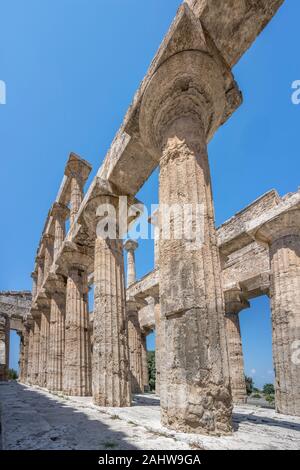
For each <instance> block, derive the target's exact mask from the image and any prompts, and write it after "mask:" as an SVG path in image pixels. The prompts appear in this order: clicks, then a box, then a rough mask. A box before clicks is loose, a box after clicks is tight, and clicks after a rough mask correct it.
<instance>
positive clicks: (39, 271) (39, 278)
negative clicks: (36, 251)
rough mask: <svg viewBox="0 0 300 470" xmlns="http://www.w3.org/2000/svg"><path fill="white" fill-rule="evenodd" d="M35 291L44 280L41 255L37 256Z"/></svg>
mask: <svg viewBox="0 0 300 470" xmlns="http://www.w3.org/2000/svg"><path fill="white" fill-rule="evenodd" d="M36 262H37V291H39V290H40V288H41V287H42V284H43V280H44V258H43V257H42V256H38V257H37V260H36Z"/></svg>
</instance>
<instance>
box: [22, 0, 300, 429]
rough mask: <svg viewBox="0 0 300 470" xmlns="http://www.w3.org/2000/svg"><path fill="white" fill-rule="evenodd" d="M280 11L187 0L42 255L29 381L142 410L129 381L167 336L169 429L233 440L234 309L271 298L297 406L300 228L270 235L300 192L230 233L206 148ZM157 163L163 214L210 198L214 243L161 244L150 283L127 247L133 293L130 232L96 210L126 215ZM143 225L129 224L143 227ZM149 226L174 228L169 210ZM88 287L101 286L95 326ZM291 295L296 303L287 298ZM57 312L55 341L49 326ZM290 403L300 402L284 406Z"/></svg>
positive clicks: (207, 225) (73, 175)
mask: <svg viewBox="0 0 300 470" xmlns="http://www.w3.org/2000/svg"><path fill="white" fill-rule="evenodd" d="M281 3H282V0H269V1H267V0H260V1H258V2H257V1H255V2H254V1H253V2H252V1H250V2H249V1H244V0H236V1H233V0H224V1H222V2H221V1H214V0H188V1H186V2H184V3H183V5H182V6H181V7H180V8H179V10H178V13H177V15H176V18H175V19H174V21H173V23H172V25H171V27H170V30H169V31H168V33H167V35H166V37H165V39H164V41H163V43H162V45H161V46H160V48H159V50H158V52H157V54H156V56H155V58H154V60H153V61H152V63H151V65H150V68H149V70H148V73H147V75H146V77H145V79H144V80H143V82H142V84H141V86H140V88H139V89H138V91H137V93H136V95H135V97H134V100H133V103H132V105H131V106H130V108H129V110H128V113H127V114H126V116H125V119H124V122H123V124H122V126H121V128H120V130H119V131H118V133H117V135H116V137H115V139H114V141H113V143H112V145H111V148H110V149H109V151H108V153H107V155H106V157H105V159H104V163H103V165H102V166H101V167H100V169H99V170H98V172H97V175H96V177H95V178H94V180H93V182H92V183H91V185H90V187H89V188H88V191H87V193H86V195H85V197H84V196H83V187H84V184H85V182H86V180H87V178H88V176H89V173H90V171H91V167H90V165H89V164H88V163H87V162H86V161H85V160H83V159H81V158H80V157H78V156H77V155H75V154H73V153H72V154H71V155H70V158H69V160H68V162H67V166H66V169H65V174H64V178H63V181H62V184H61V187H60V189H59V192H58V195H57V198H56V200H55V202H54V205H53V206H52V208H51V210H50V212H49V214H48V217H47V220H46V223H45V227H44V230H43V233H42V237H41V241H40V245H39V247H38V250H37V257H36V263H35V268H34V272H33V291H32V293H33V305H32V310H31V312H32V316H33V319H34V328H33V329H29V332H28V341H26V342H25V343H26V344H27V343H28V346H27V349H28V354H27V355H28V359H27V366H26V367H27V372H26V373H25V374H23V375H22V379H24V378H25V380H26V381H27V382H29V383H34V384H38V383H40V384H42V385H45V384H46V385H47V387H49V388H50V389H53V390H60V389H61V388H62V387H63V389H64V391H65V392H66V393H68V394H76V395H86V394H89V393H91V392H92V391H91V386H90V382H91V375H92V378H93V397H94V402H95V403H96V404H100V405H104V406H130V404H131V390H130V388H131V387H130V374H131V376H132V379H133V381H135V384H134V386H132V383H131V386H132V388H133V391H140V390H143V389H146V388H147V387H148V371H147V348H146V334H148V333H149V332H150V331H151V330H153V329H156V332H157V338H156V346H157V351H156V359H157V392H159V393H160V395H161V405H162V422H163V423H164V424H166V425H167V426H169V427H171V428H173V429H177V430H179V431H191V432H198V433H208V434H227V433H230V432H231V410H232V396H233V400H234V401H244V399H245V387H244V386H245V384H244V380H243V357H242V348H241V338H240V330H239V323H238V317H237V315H238V312H239V311H240V309H241V308H244V307H245V306H247V305H248V304H247V302H248V300H249V299H251V298H254V297H256V296H258V295H264V294H269V293H270V292H271V297H272V310H273V327H274V330H275V332H274V345H275V366H276V374H277V377H276V379H277V392H276V393H277V399H278V405H277V406H278V409H279V410H281V409H284V411H285V412H291V413H292V412H293V413H298V412H299V406H298V405H299V402H298V401H297V400H298V398H297V396H299V395H297V393H298V392H297V393H295V392H293V391H291V386H293V387H294V389H296V390H297V387H298V384H299V373H298V370H297V369H295V368H294V367H293V366H291V365H290V364H286V361H287V360H288V358H289V357H290V356H288V352H287V351H288V346H290V343H291V341H292V339H293V338H292V326H293V327H298V326H299V325H298V323H299V321H298V320H299V318H298V316H297V312H298V313H299V306H298V297H297V295H296V294H294V295H293V292H294V291H293V290H292V289H291V288H290V285H289V280H292V284H293V286H298V277H299V276H298V271H297V263H298V258H297V250H298V245H297V243H298V241H297V240H298V238H297V237H298V234H299V232H297V231H296V232H293V233H292V234H291V233H288V234H286V236H284V237H282V236H280V237H279V240H280V241H278V239H277V238H276V239H275V238H273V235H272V236H271V237H270V238H268V240H267V243H265V244H264V245H261V234H262V233H265V232H264V230H265V228H266V227H269V224H270V221H271V220H273V219H274V217H277V218H278V217H279V218H280V217H285V216H284V215H282V214H285V213H286V212H289V211H291V210H292V208H295V206H296V205H297V204H298V203H299V199H300V193H299V192H298V193H295V194H292V195H287V196H286V197H284V198H280V197H279V196H278V195H277V193H276V192H275V191H271V192H270V193H267V194H266V195H264V196H262V197H261V198H260V199H258V200H257V201H255V202H254V203H253V204H251V205H250V206H248V207H247V208H245V209H244V210H243V211H241V212H240V213H238V214H236V215H235V216H234V217H233V218H232V219H230V220H229V221H227V222H226V223H225V224H223V225H222V226H221V227H220V228H219V229H218V230H217V229H216V228H215V224H214V208H213V199H212V193H211V182H210V169H209V161H208V155H207V143H208V141H209V140H210V139H211V138H212V137H213V135H214V133H215V132H216V131H217V129H218V128H219V127H220V126H221V125H222V124H223V123H224V122H226V121H227V120H228V119H229V118H230V116H231V114H232V113H233V112H234V111H235V110H236V109H237V107H238V106H239V105H240V104H241V101H242V98H241V93H240V91H239V89H238V86H237V84H236V83H235V81H234V77H233V75H232V72H231V67H232V66H233V65H234V64H235V63H236V62H237V61H238V59H239V58H240V57H241V56H242V55H243V53H244V52H245V51H246V50H247V48H248V47H249V46H250V45H251V43H252V42H253V41H254V40H255V38H256V36H257V35H258V34H259V33H260V31H261V30H262V29H263V28H264V26H265V25H266V24H267V23H268V21H269V20H270V19H271V18H272V16H273V15H274V14H275V12H276V11H277V9H278V8H279V6H280V5H281ZM157 166H159V167H160V179H159V185H160V196H159V199H160V200H159V203H160V207H162V206H163V204H173V203H176V204H187V203H188V204H192V205H193V204H200V205H201V207H202V208H203V220H202V223H203V224H202V227H203V239H202V243H201V244H200V245H197V246H195V247H194V249H192V250H190V249H187V245H188V246H189V248H190V247H191V243H192V242H195V241H196V240H191V239H190V237H186V238H183V239H181V240H178V239H176V238H172V237H171V239H170V240H166V239H163V238H162V237H160V240H159V242H158V241H157V240H156V252H155V253H156V254H155V270H154V271H153V272H152V273H150V274H149V275H147V276H145V277H144V278H143V279H142V280H140V281H139V282H136V279H135V266H134V253H133V246H132V243H130V242H129V243H127V248H128V289H127V293H126V291H125V279H124V261H123V250H122V248H123V246H122V236H123V235H124V233H121V229H120V227H119V226H118V228H117V231H116V232H117V233H116V237H115V239H109V238H107V237H106V235H103V233H99V232H98V231H97V230H96V229H97V225H98V223H99V222H100V221H101V218H102V217H103V215H100V214H99V212H98V206H99V205H101V204H103V203H105V204H106V205H107V204H111V205H112V206H113V207H114V208H115V209H116V211H117V214H119V207H118V198H119V196H125V195H126V196H128V201H127V204H128V206H130V205H131V204H135V203H136V202H137V201H136V200H135V194H136V193H137V191H138V190H139V189H140V188H141V187H142V185H143V184H144V183H145V181H146V180H147V179H148V177H149V176H150V175H151V173H152V171H153V170H154V169H155V168H156V167H157ZM68 206H70V211H69V210H68ZM68 217H69V218H70V230H69V232H68V234H67V235H66V234H65V222H66V220H67V218H68ZM135 217H136V216H131V215H128V218H129V219H130V221H132V220H133V219H134V218H135ZM280 220H281V219H280ZM151 222H152V223H155V224H156V231H157V230H160V233H162V229H163V228H162V215H161V211H159V214H158V220H156V221H154V220H151ZM171 223H172V224H173V225H174V223H175V222H174V219H173V220H172V219H171ZM294 225H295V224H294ZM297 227H298V225H297ZM297 230H299V228H298V229H297ZM287 237H288V238H287ZM283 238H284V242H283ZM88 280H89V281H88ZM89 282H90V283H91V284H92V283H94V313H93V322H92V323H91V322H90V318H89V313H88V307H87V305H88V299H87V293H88V283H89ZM65 283H66V286H65ZM283 287H284V289H285V290H286V291H287V293H286V295H281V294H280V293H279V294H278V292H279V291H280V289H282V288H283ZM298 290H299V289H298ZM126 299H127V305H126ZM224 299H225V301H226V313H227V317H226V316H225V301H224ZM278 299H279V300H278ZM143 301H146V305H145V304H144V303H143ZM143 305H145V306H143ZM282 306H284V310H283V311H284V312H285V313H286V315H287V316H289V319H288V320H287V321H288V325H289V327H288V328H286V322H284V321H283V316H282V312H283V311H282ZM64 311H66V313H64ZM48 312H49V315H50V317H49V318H50V333H49V329H48V330H47V328H46V327H45V326H47V323H45V318H47V314H48ZM64 317H65V325H64ZM128 322H129V337H128V325H127V324H128ZM91 325H92V328H93V330H92V336H93V360H92V371H91V360H90V354H91V345H90V328H91ZM47 331H48V333H47ZM45 338H46V340H45ZM128 344H129V347H128ZM24 352H25V349H24ZM22 354H23V353H22ZM23 355H24V354H23ZM22 357H23V356H22ZM24 357H25V355H24ZM130 361H131V362H130ZM22 363H24V364H25V363H26V360H23V359H22ZM45 364H46V366H45ZM26 367H25V369H26ZM284 368H286V370H287V371H288V377H287V379H285V380H284V379H283V378H282V376H281V374H282V370H283V369H284ZM25 369H24V370H25ZM45 374H46V376H45ZM295 376H296V378H295ZM26 377H27V379H26ZM45 377H46V378H45ZM231 391H232V395H231ZM286 397H289V399H290V405H289V408H287V405H286V404H285V405H284V404H283V403H285V402H284V400H287V398H286Z"/></svg>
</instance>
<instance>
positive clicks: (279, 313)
mask: <svg viewBox="0 0 300 470" xmlns="http://www.w3.org/2000/svg"><path fill="white" fill-rule="evenodd" d="M299 207H300V206H299ZM255 237H256V238H257V239H258V240H261V241H262V242H265V243H268V244H269V246H270V263H271V288H270V294H271V308H272V326H273V355H274V368H275V379H276V381H275V391H276V409H277V411H278V412H280V413H285V414H291V415H296V416H300V366H299V357H298V356H299V345H300V208H298V209H294V210H290V211H287V212H285V213H282V214H280V215H277V216H275V217H274V218H272V219H271V220H270V221H268V222H265V223H263V224H262V225H261V227H260V228H258V230H256V231H255Z"/></svg>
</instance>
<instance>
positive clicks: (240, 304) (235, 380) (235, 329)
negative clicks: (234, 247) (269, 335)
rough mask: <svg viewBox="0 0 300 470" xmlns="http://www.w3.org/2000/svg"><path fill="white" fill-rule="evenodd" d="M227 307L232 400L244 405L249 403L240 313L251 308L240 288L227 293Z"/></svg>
mask: <svg viewBox="0 0 300 470" xmlns="http://www.w3.org/2000/svg"><path fill="white" fill-rule="evenodd" d="M225 305H226V336H227V346H228V356H229V371H230V386H231V393H232V399H233V403H234V404H243V403H246V402H247V389H246V381H245V370H244V356H243V348H242V339H241V329H240V319H239V313H240V312H241V311H242V310H243V309H245V308H249V303H248V302H247V301H246V300H245V299H244V297H243V294H242V291H241V290H240V289H239V288H233V289H230V290H228V291H226V292H225Z"/></svg>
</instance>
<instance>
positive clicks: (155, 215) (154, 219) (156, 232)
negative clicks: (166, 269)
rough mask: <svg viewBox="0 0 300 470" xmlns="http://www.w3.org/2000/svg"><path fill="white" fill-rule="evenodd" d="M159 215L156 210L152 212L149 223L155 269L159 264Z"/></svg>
mask: <svg viewBox="0 0 300 470" xmlns="http://www.w3.org/2000/svg"><path fill="white" fill-rule="evenodd" d="M158 216H159V213H158V210H156V211H154V212H153V214H152V215H151V217H149V222H150V223H151V224H152V225H153V236H154V268H155V269H156V268H157V267H158V264H159V217H158Z"/></svg>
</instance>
